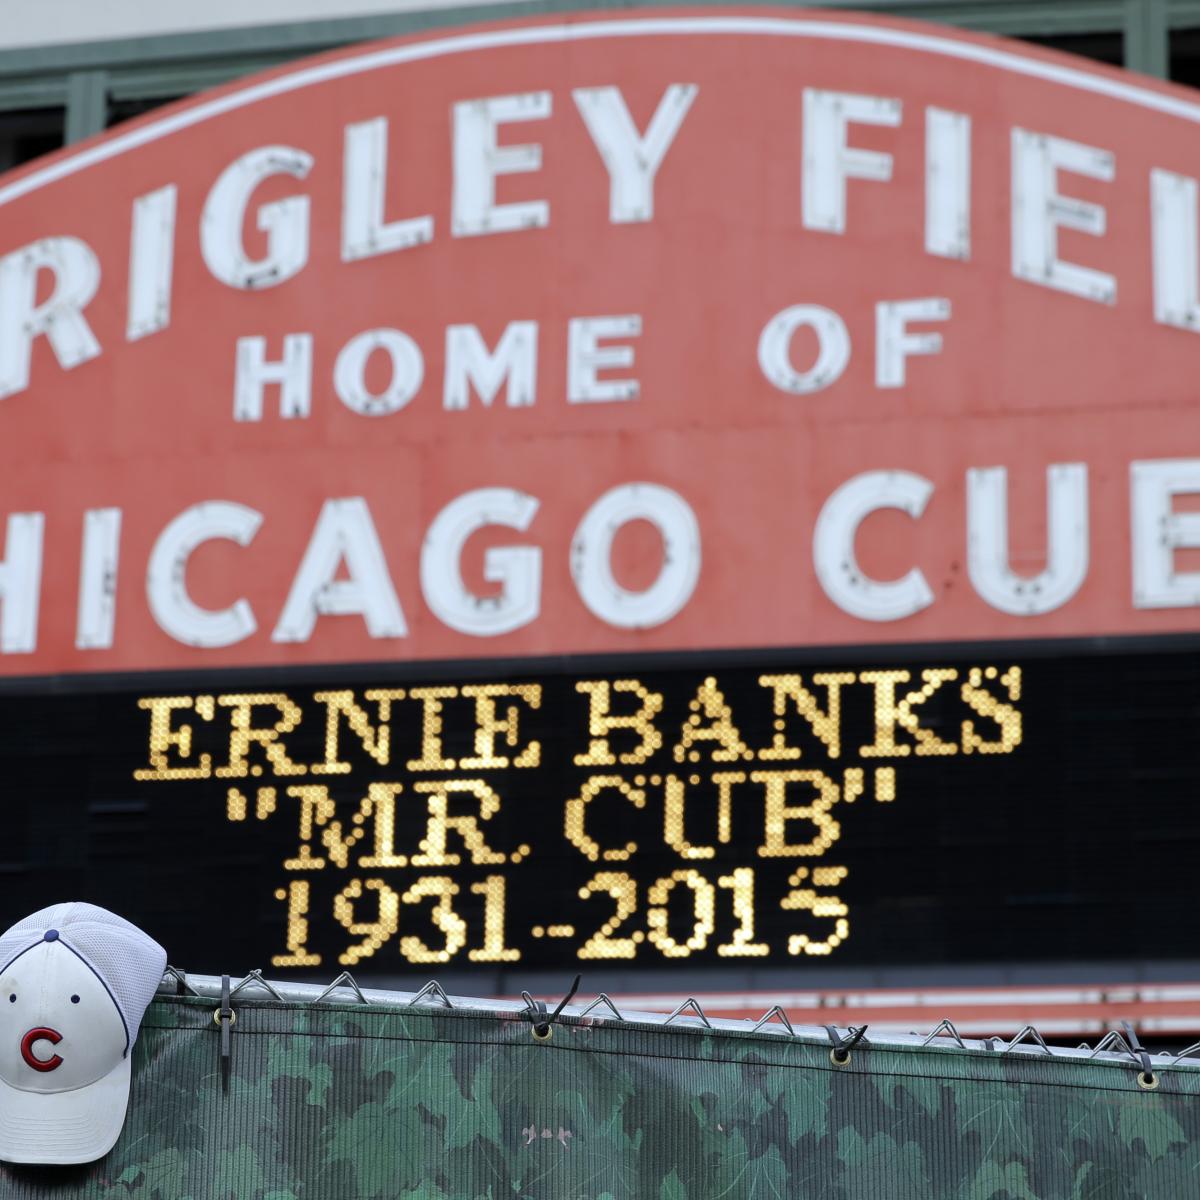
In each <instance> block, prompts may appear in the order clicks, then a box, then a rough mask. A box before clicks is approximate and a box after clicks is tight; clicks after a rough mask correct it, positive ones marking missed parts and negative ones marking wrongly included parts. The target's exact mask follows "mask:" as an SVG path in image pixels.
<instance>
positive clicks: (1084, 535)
mask: <svg viewBox="0 0 1200 1200" xmlns="http://www.w3.org/2000/svg"><path fill="white" fill-rule="evenodd" d="M1046 528H1047V531H1048V532H1047V541H1048V546H1047V548H1046V569H1045V570H1044V571H1042V572H1041V574H1039V575H1033V576H1022V575H1017V574H1015V573H1014V572H1013V570H1012V567H1011V566H1009V558H1010V555H1009V547H1008V472H1007V471H1006V470H1005V469H1004V468H1003V467H981V468H978V469H976V468H972V469H971V470H969V471H968V472H967V572H968V574H969V575H970V576H971V583H972V584H973V585H974V587H975V590H976V592H978V593H979V595H980V596H981V597H982V598H983V599H984V600H985V601H986V602H987V603H988V604H990V605H991V606H992V607H993V608H998V609H999V610H1000V611H1001V612H1006V613H1012V614H1013V616H1015V617H1034V616H1037V615H1038V614H1039V613H1047V612H1053V611H1054V610H1055V609H1056V608H1061V607H1062V606H1063V605H1064V604H1066V602H1067V601H1068V600H1070V598H1071V597H1072V596H1073V595H1075V593H1076V592H1077V591H1079V588H1080V587H1081V585H1082V584H1083V581H1084V580H1085V579H1086V578H1087V573H1088V479H1087V467H1086V465H1084V464H1083V463H1054V464H1052V465H1051V466H1050V467H1048V468H1047V469H1046Z"/></svg>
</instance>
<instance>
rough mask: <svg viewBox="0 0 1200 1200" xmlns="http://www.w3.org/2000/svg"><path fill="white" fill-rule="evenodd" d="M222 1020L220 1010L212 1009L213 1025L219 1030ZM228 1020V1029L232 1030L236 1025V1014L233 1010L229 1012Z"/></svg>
mask: <svg viewBox="0 0 1200 1200" xmlns="http://www.w3.org/2000/svg"><path fill="white" fill-rule="evenodd" d="M223 1019H224V1018H222V1016H221V1010H220V1009H219V1008H214V1009H213V1024H214V1025H216V1026H217V1027H218V1028H219V1027H220V1024H221V1021H222V1020H223ZM228 1019H229V1027H230V1029H232V1028H233V1027H234V1026H235V1025H236V1024H237V1013H235V1012H234V1011H233V1009H230V1010H229V1018H228Z"/></svg>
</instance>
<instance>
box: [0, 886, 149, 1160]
mask: <svg viewBox="0 0 1200 1200" xmlns="http://www.w3.org/2000/svg"><path fill="white" fill-rule="evenodd" d="M166 965H167V954H166V951H165V950H164V949H163V948H162V947H161V946H160V945H159V944H158V943H157V942H156V941H154V940H153V939H152V938H150V937H148V936H147V935H146V934H144V933H143V932H142V931H141V930H140V929H139V928H138V927H137V926H136V925H131V924H130V923H129V922H128V921H126V920H125V919H124V918H123V917H118V916H117V915H116V914H115V913H110V912H107V911H106V910H105V909H103V908H97V907H96V906H95V905H94V904H80V903H72V904H55V905H52V906H51V907H50V908H43V909H42V910H41V911H40V912H36V913H34V914H33V915H32V916H31V917H26V918H25V919H24V920H23V921H18V922H17V924H16V925H14V926H13V927H12V928H11V929H9V930H8V931H7V932H6V933H4V934H0V1159H2V1160H4V1161H5V1162H12V1163H86V1162H94V1161H95V1160H96V1159H98V1158H103V1157H104V1155H106V1154H107V1153H108V1152H109V1151H110V1150H111V1149H112V1148H113V1146H114V1145H115V1144H116V1141H117V1138H118V1137H120V1136H121V1128H122V1126H123V1125H124V1124H125V1110H126V1109H127V1107H128V1105H129V1080H130V1052H131V1051H132V1050H133V1044H134V1042H135V1041H136V1040H137V1035H138V1027H139V1026H140V1025H141V1022H142V1017H143V1016H144V1015H145V1012H146V1006H147V1005H148V1004H149V1003H150V1001H151V999H152V998H153V996H154V993H155V991H156V990H157V988H158V985H159V983H160V982H161V981H162V976H163V971H164V970H165V969H166Z"/></svg>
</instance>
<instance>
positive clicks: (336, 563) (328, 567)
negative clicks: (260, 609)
mask: <svg viewBox="0 0 1200 1200" xmlns="http://www.w3.org/2000/svg"><path fill="white" fill-rule="evenodd" d="M343 561H344V562H345V564H346V571H347V573H348V574H349V576H350V577H349V579H338V578H337V573H338V568H339V567H340V566H341V564H342V562H343ZM356 613H357V614H360V615H361V616H362V617H363V619H364V620H365V621H366V624H367V633H369V634H370V636H371V637H373V638H399V637H406V636H407V635H408V624H407V623H406V622H405V620H404V613H403V611H402V610H401V608H400V601H399V600H398V599H397V597H396V591H395V589H394V588H393V587H392V580H391V576H390V575H389V574H388V568H387V560H386V559H385V558H384V557H383V547H382V546H381V545H380V544H379V534H377V533H376V532H375V522H374V521H373V520H372V519H371V510H370V509H369V508H368V507H367V502H366V501H365V500H364V499H363V498H362V497H361V496H352V497H350V498H349V499H346V500H326V501H325V505H324V507H323V508H322V509H321V515H320V516H319V517H318V518H317V524H316V528H314V529H313V533H312V537H311V538H310V539H309V543H308V549H307V550H305V552H304V560H303V561H302V562H301V563H300V569H299V570H298V571H297V572H296V578H295V579H294V580H293V582H292V590H291V591H290V592H289V593H288V598H287V603H286V604H285V605H284V606H283V612H282V613H281V614H280V616H279V624H278V625H276V626H275V632H274V633H273V634H271V641H273V642H307V641H308V639H309V638H310V637H312V631H313V628H314V627H315V626H316V623H317V617H318V616H327V617H347V616H353V615H355V614H356Z"/></svg>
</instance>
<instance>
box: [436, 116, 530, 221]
mask: <svg viewBox="0 0 1200 1200" xmlns="http://www.w3.org/2000/svg"><path fill="white" fill-rule="evenodd" d="M549 115H550V93H549V92H527V93H525V94H524V95H519V96H493V97H491V98H490V99H488V100H464V101H462V102H461V103H459V104H456V105H455V106H454V187H453V195H452V198H451V206H450V211H451V221H450V229H451V232H452V233H453V235H454V236H455V237H471V236H472V235H475V234H481V233H510V232H512V231H513V230H515V229H534V228H539V227H544V226H546V225H549V224H550V205H549V204H548V203H547V202H546V201H545V200H523V201H521V203H519V204H497V203H496V176H497V175H516V174H519V173H520V172H523V171H540V170H541V168H542V148H541V146H539V145H537V144H536V143H534V144H529V145H524V146H500V145H498V144H497V141H496V127H497V126H498V125H500V124H502V123H505V122H508V121H537V120H541V119H542V118H544V117H548V116H549Z"/></svg>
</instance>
